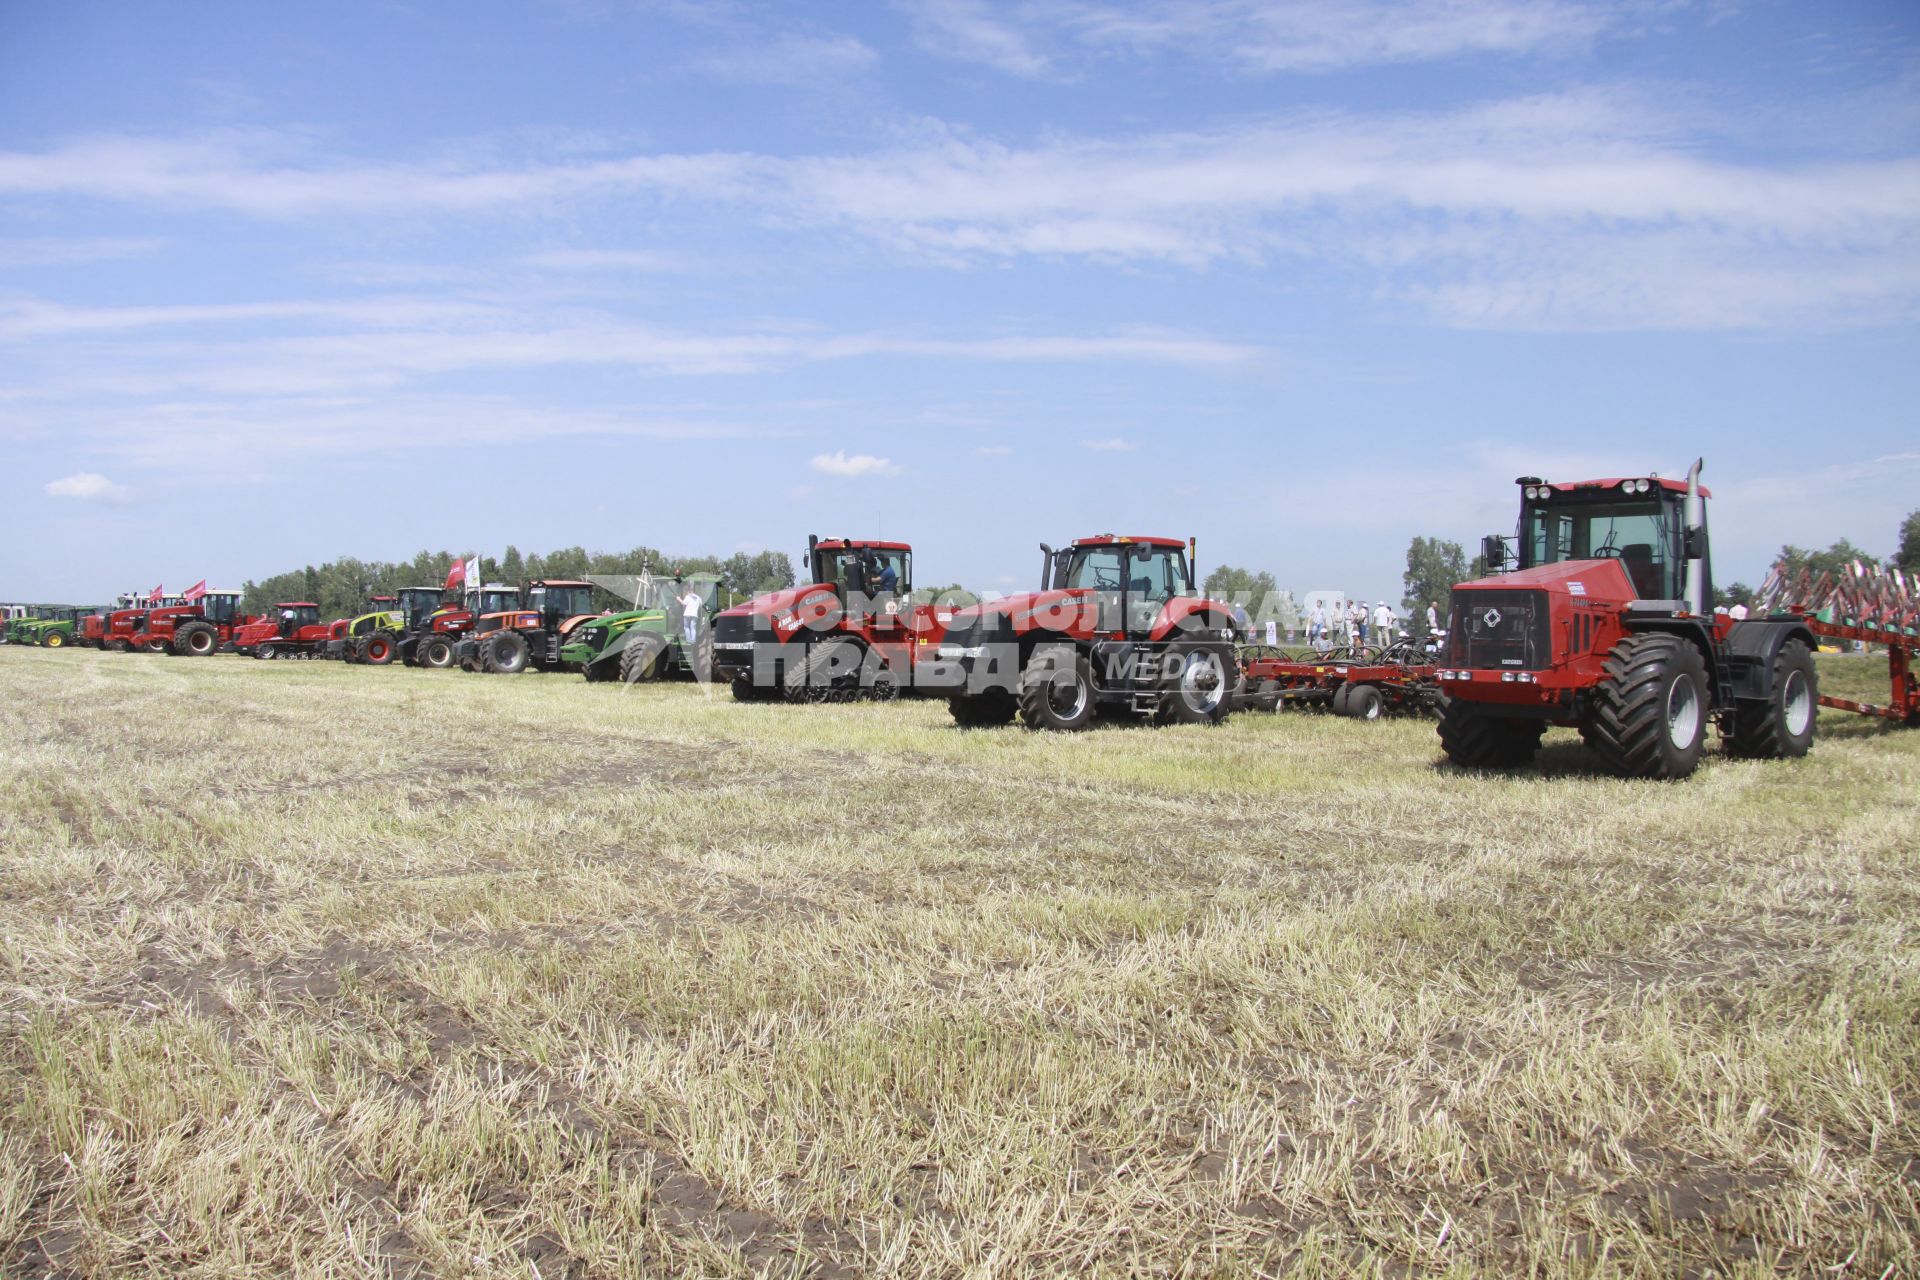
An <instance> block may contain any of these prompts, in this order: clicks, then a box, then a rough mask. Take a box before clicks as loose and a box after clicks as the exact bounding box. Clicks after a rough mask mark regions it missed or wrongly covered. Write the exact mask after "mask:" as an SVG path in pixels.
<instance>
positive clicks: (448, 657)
mask: <svg viewBox="0 0 1920 1280" xmlns="http://www.w3.org/2000/svg"><path fill="white" fill-rule="evenodd" d="M413 656H414V661H415V662H418V663H419V664H420V665H421V666H423V667H427V668H429V669H431V670H434V671H445V670H446V669H447V668H448V667H450V666H452V665H453V642H452V641H450V640H448V639H447V638H446V637H445V636H422V637H421V638H420V643H418V644H416V645H414V646H413Z"/></svg>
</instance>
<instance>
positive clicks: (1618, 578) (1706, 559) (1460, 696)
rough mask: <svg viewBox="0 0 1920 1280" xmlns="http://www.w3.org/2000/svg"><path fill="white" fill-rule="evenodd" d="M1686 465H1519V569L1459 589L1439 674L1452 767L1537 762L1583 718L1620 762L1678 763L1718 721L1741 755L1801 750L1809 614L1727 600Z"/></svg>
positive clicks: (1504, 560)
mask: <svg viewBox="0 0 1920 1280" xmlns="http://www.w3.org/2000/svg"><path fill="white" fill-rule="evenodd" d="M1700 468H1701V464H1700V463H1698V462H1696V463H1694V465H1693V469H1692V470H1691V471H1690V472H1688V474H1687V478H1686V479H1685V480H1667V479H1662V478H1661V477H1660V476H1657V475H1653V476H1645V477H1641V476H1633V477H1627V478H1620V477H1614V478H1610V479H1604V480H1582V481H1577V482H1574V483H1564V482H1563V483H1553V484H1550V483H1548V482H1546V481H1544V480H1541V479H1540V478H1539V477H1537V476H1522V477H1521V478H1520V479H1519V480H1518V481H1516V482H1515V483H1517V484H1518V485H1519V486H1520V521H1519V528H1518V538H1517V542H1518V546H1517V548H1514V549H1511V550H1510V549H1509V547H1508V545H1507V540H1506V539H1505V538H1504V537H1501V536H1499V535H1494V536H1491V537H1489V538H1487V539H1486V541H1485V547H1484V553H1485V556H1486V560H1487V563H1488V564H1490V565H1492V566H1494V567H1495V568H1496V569H1502V568H1505V567H1506V566H1507V565H1508V564H1510V563H1511V564H1513V565H1514V568H1513V569H1512V571H1511V572H1496V573H1495V574H1494V575H1493V576H1490V577H1486V578H1480V579H1476V580H1475V581H1473V582H1465V583H1462V584H1460V585H1459V586H1457V587H1455V588H1454V589H1453V608H1452V612H1451V616H1450V618H1449V621H1448V628H1447V642H1446V648H1445V650H1444V652H1443V653H1442V655H1441V658H1440V669H1439V670H1438V671H1437V672H1436V673H1435V674H1436V677H1437V678H1438V680H1439V682H1440V687H1441V688H1442V690H1443V691H1444V692H1445V693H1446V697H1447V701H1446V706H1445V709H1444V710H1443V711H1442V712H1441V717H1440V745H1441V747H1442V748H1443V749H1445V751H1446V753H1447V755H1448V757H1449V758H1450V759H1452V760H1453V762H1454V763H1455V764H1458V765H1463V766H1468V767H1489V766H1492V767H1513V766H1517V765H1522V764H1526V763H1529V762H1530V761H1531V760H1532V759H1533V756H1534V753H1535V751H1536V750H1538V748H1539V746H1540V739H1541V736H1542V735H1543V734H1544V733H1545V732H1546V730H1547V728H1548V726H1550V725H1563V726H1567V727H1569V728H1574V729H1578V730H1579V731H1580V736H1581V737H1582V738H1583V739H1584V740H1585V741H1586V744H1587V746H1588V747H1590V748H1592V750H1593V751H1594V752H1595V754H1597V755H1598V756H1599V757H1600V759H1601V761H1602V763H1603V764H1605V766H1606V767H1607V769H1608V770H1609V771H1610V772H1612V773H1616V774H1619V775H1622V776H1625V777H1639V778H1682V777H1685V776H1687V775H1688V774H1690V773H1692V772H1693V771H1694V769H1695V768H1696V767H1697V766H1698V764H1699V761H1700V754H1701V751H1702V749H1703V747H1704V746H1705V743H1706V738H1707V730H1708V729H1709V727H1711V726H1712V725H1715V724H1717V725H1718V726H1719V728H1720V731H1721V733H1722V734H1723V735H1724V736H1725V738H1726V742H1727V747H1728V749H1729V750H1730V751H1731V752H1733V753H1734V754H1736V755H1743V756H1751V757H1762V758H1765V757H1780V756H1800V755H1805V754H1806V752H1807V750H1808V748H1809V747H1811V746H1812V744H1813V731H1814V712H1815V708H1816V706H1817V704H1818V702H1819V689H1818V682H1817V677H1816V674H1815V671H1814V665H1813V654H1814V651H1815V649H1816V647H1817V642H1816V641H1815V639H1814V636H1813V633H1812V632H1811V630H1810V629H1809V628H1808V626H1807V624H1806V622H1805V621H1804V620H1802V619H1800V618H1798V617H1796V616H1794V615H1792V614H1776V615H1773V616H1770V617H1766V618H1753V619H1747V620H1738V621H1736V620H1734V619H1733V618H1731V617H1730V616H1728V615H1727V614H1715V613H1714V611H1713V604H1712V601H1713V574H1712V565H1711V558H1710V555H1709V548H1708V541H1707V500H1708V498H1709V497H1710V495H1709V493H1708V492H1707V490H1706V489H1704V488H1702V487H1701V486H1700V483H1699V477H1700Z"/></svg>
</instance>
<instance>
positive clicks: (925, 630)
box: [713, 535, 950, 702]
mask: <svg viewBox="0 0 1920 1280" xmlns="http://www.w3.org/2000/svg"><path fill="white" fill-rule="evenodd" d="M807 570H808V574H809V580H808V581H807V582H805V583H803V584H801V585H799V586H794V587H787V588H784V589H783V590H780V591H773V592H769V593H767V594H765V595H760V596H755V597H754V598H753V599H751V600H748V601H746V602H745V603H743V604H738V605H735V606H734V607H733V608H731V609H726V610H723V611H721V612H720V613H719V614H717V615H715V617H714V619H713V677H714V679H716V680H724V681H726V682H727V683H728V684H729V685H730V686H731V687H732V690H733V696H734V697H735V698H737V699H739V700H740V701H742V702H754V701H761V700H766V699H773V698H785V699H786V700H787V701H789V702H851V701H856V700H863V699H872V700H876V701H886V700H889V699H892V698H895V697H897V696H899V695H900V694H901V693H902V692H903V691H907V690H910V689H914V688H916V687H921V691H923V692H924V691H926V690H925V688H924V687H922V686H921V684H920V681H921V677H922V676H923V675H924V674H925V672H926V671H927V670H928V669H929V664H930V663H931V662H932V659H933V646H934V645H935V644H937V642H938V641H939V638H940V634H941V631H942V630H943V628H944V626H945V623H944V622H943V620H942V614H943V613H945V612H946V611H944V610H941V611H936V609H935V608H934V606H931V605H926V604H912V603H910V602H909V599H908V598H909V596H910V595H911V593H912V591H913V547H912V546H911V545H910V544H908V543H905V542H884V541H878V540H862V539H856V538H821V537H819V536H817V535H814V536H810V537H808V539H807ZM949 616H950V615H949Z"/></svg>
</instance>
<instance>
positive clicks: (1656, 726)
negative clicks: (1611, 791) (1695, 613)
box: [1586, 632, 1713, 778]
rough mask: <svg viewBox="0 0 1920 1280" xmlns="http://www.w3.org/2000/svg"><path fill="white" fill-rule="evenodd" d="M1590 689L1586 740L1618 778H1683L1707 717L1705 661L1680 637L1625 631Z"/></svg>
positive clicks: (1695, 762) (1702, 740) (1702, 741)
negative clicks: (1601, 677)
mask: <svg viewBox="0 0 1920 1280" xmlns="http://www.w3.org/2000/svg"><path fill="white" fill-rule="evenodd" d="M1606 670H1607V677H1606V679H1604V680H1602V681H1601V682H1600V684H1599V685H1598V686H1597V687H1596V688H1595V689H1594V693H1593V705H1592V709H1591V710H1590V711H1589V712H1588V716H1589V719H1590V724H1591V729H1590V731H1589V733H1588V734H1587V735H1586V738H1587V745H1588V746H1590V747H1592V748H1593V750H1594V751H1595V752H1596V753H1598V755H1599V756H1600V759H1601V761H1602V763H1604V764H1605V765H1606V766H1607V768H1608V769H1609V770H1610V771H1611V772H1613V773H1617V774H1619V775H1620V776H1621V777H1623V778H1684V777H1686V776H1687V775H1689V774H1691V773H1692V772H1693V771H1694V769H1696V768H1697V767H1699V764H1700V751H1701V748H1702V747H1704V746H1705V745H1706V741H1707V726H1708V725H1709V724H1710V723H1711V722H1712V719H1713V715H1712V707H1713V703H1712V699H1711V697H1710V695H1709V694H1708V692H1707V663H1706V660H1705V659H1704V658H1702V657H1701V656H1700V651H1699V650H1698V649H1696V648H1694V647H1693V646H1692V645H1691V644H1689V643H1687V642H1686V641H1685V640H1683V639H1681V638H1680V637H1679V636H1670V635H1662V634H1659V633H1657V632H1656V633H1648V634H1644V635H1637V636H1628V637H1627V638H1626V639H1625V640H1622V641H1621V642H1620V643H1619V644H1616V645H1615V646H1613V652H1612V653H1610V654H1608V655H1607V661H1606Z"/></svg>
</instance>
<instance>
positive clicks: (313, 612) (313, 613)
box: [275, 604, 320, 627]
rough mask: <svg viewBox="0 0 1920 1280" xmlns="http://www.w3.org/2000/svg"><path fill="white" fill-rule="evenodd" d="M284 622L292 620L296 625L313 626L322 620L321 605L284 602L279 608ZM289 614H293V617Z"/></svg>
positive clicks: (278, 611)
mask: <svg viewBox="0 0 1920 1280" xmlns="http://www.w3.org/2000/svg"><path fill="white" fill-rule="evenodd" d="M275 612H277V613H278V614H279V615H280V620H281V621H282V622H287V621H291V622H292V623H293V625H294V626H296V627H311V626H313V625H314V624H316V623H318V622H319V621H320V606H319V605H317V604H283V605H281V606H280V607H279V609H277V610H276V611H275ZM288 615H292V616H291V618H289V617H288Z"/></svg>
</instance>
